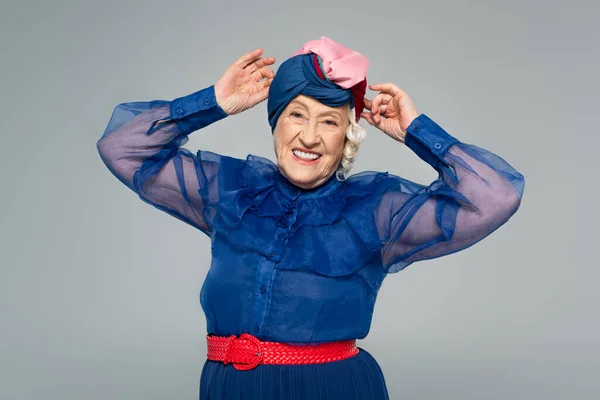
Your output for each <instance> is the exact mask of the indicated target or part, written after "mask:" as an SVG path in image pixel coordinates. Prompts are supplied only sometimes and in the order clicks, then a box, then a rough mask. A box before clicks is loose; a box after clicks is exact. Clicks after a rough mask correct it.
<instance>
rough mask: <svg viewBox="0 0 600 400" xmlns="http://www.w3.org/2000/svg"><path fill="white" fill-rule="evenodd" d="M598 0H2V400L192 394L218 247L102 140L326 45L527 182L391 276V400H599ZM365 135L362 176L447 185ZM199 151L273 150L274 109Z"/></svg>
mask: <svg viewBox="0 0 600 400" xmlns="http://www.w3.org/2000/svg"><path fill="white" fill-rule="evenodd" d="M592 3H593V2H592V1H589V2H583V1H579V2H577V1H575V2H573V1H571V2H569V5H567V2H566V1H565V2H557V1H546V2H535V1H493V2H492V1H466V0H461V1H453V2H447V1H441V0H440V1H410V2H408V1H397V0H395V1H377V2H366V1H361V2H350V1H342V2H335V5H334V2H328V1H306V0H303V1H298V2H296V3H291V2H284V1H277V2H275V1H271V2H269V1H255V2H242V1H239V2H237V4H235V3H233V2H225V1H211V2H204V1H170V2H167V1H164V0H163V1H138V2H133V1H55V2H42V1H19V2H12V4H11V3H6V2H3V3H2V4H3V5H2V10H1V12H0V22H1V23H0V30H1V34H0V44H1V50H2V53H1V57H2V63H1V65H2V66H1V68H2V74H1V78H0V93H1V97H0V102H1V103H0V106H1V107H0V110H1V112H2V122H3V124H2V130H1V135H2V142H1V144H0V152H1V155H2V157H0V163H1V165H0V167H1V169H0V174H1V177H2V191H1V194H2V195H1V196H0V202H1V203H0V206H1V207H0V218H1V220H0V221H1V222H0V225H1V229H0V235H1V236H0V243H1V246H2V248H1V252H0V265H1V275H0V301H1V307H0V312H1V320H0V323H1V330H0V335H1V337H0V350H1V354H0V398H2V399H33V398H39V397H43V398H48V399H83V398H85V399H108V398H110V399H167V398H168V399H195V398H197V396H198V382H199V375H200V371H201V367H202V364H203V362H204V360H205V354H206V344H205V341H204V335H205V328H206V325H205V319H204V315H203V313H202V310H201V308H200V305H199V301H198V295H199V291H200V287H201V285H202V282H203V279H204V276H205V275H206V272H207V268H208V266H209V261H210V241H209V239H208V237H206V236H204V235H203V234H202V233H201V232H199V231H197V230H195V229H194V228H192V227H190V226H188V225H185V224H184V223H182V222H180V221H178V220H177V219H175V218H173V217H171V216H169V215H167V214H165V213H162V212H160V211H158V210H156V209H154V208H153V207H151V206H149V205H147V204H145V203H143V202H142V201H141V200H140V199H139V198H138V197H137V196H136V195H135V194H134V193H133V192H131V191H130V190H129V189H127V188H126V187H125V186H124V185H122V184H121V183H120V182H119V181H118V180H117V179H116V178H115V177H113V176H112V175H111V174H110V173H109V171H108V169H106V168H105V166H104V165H103V163H102V161H101V160H100V158H99V156H98V154H97V151H96V147H95V146H96V141H97V140H98V139H99V137H100V136H101V134H102V132H103V131H104V128H105V127H106V124H107V122H108V119H109V117H110V114H111V112H112V109H113V108H114V106H116V105H117V104H118V103H121V102H126V101H149V100H153V99H163V100H170V99H173V98H175V97H179V96H183V95H185V94H189V93H192V92H194V91H196V90H199V89H201V88H203V87H206V86H208V85H211V84H213V83H215V82H216V81H217V80H218V78H219V77H220V75H221V73H222V72H223V71H224V70H225V68H226V67H227V66H229V65H230V64H231V63H232V62H233V61H234V60H235V59H236V58H237V57H238V56H240V55H241V54H243V53H245V52H248V51H250V50H252V49H254V48H256V47H263V48H264V49H265V55H267V56H274V57H276V58H277V63H276V65H275V68H276V67H277V66H279V65H280V63H281V62H282V61H283V60H285V59H286V58H288V57H289V56H290V55H291V53H293V52H294V51H296V50H297V49H298V48H299V47H300V46H301V45H302V44H303V43H304V42H306V41H308V40H313V39H317V38H318V37H319V36H321V35H326V36H329V37H331V38H332V39H334V40H336V41H339V42H340V43H342V44H344V45H346V46H348V47H351V48H353V49H355V50H357V51H359V52H361V53H363V54H365V55H366V56H367V57H368V58H369V59H370V61H371V68H370V71H369V76H368V78H369V82H371V83H377V82H387V81H391V82H394V83H396V84H397V85H398V86H399V87H401V88H403V89H404V90H405V91H406V92H407V93H408V94H409V95H410V96H411V97H412V99H413V101H414V103H415V105H416V107H417V110H418V111H419V112H421V113H425V114H427V115H429V116H430V117H431V118H433V119H434V120H435V121H436V122H438V123H439V124H440V125H441V126H442V127H444V128H445V129H446V130H447V131H448V132H450V133H451V134H453V135H454V136H456V137H458V138H459V139H461V140H462V141H463V142H466V143H472V144H476V145H478V146H481V147H483V148H486V149H489V150H491V151H493V152H495V153H497V154H499V155H500V156H502V157H503V158H505V159H506V160H507V161H508V162H509V163H511V164H512V165H513V166H514V167H515V168H517V169H518V170H519V171H520V172H522V173H523V174H524V175H525V177H526V187H525V196H524V198H523V202H522V205H521V209H520V210H519V211H518V212H517V214H515V216H514V217H513V218H512V219H511V220H510V221H509V222H508V223H507V224H506V225H504V226H503V227H502V228H500V230H498V231H497V232H495V233H494V234H492V235H491V236H490V237H488V238H487V239H486V240H484V241H482V242H480V243H479V244H478V245H476V246H474V247H472V248H470V249H468V250H466V251H463V252H460V253H457V254H453V255H450V256H447V257H443V258H440V259H436V260H431V261H424V262H420V263H416V264H413V265H411V266H410V267H408V268H407V269H405V270H404V271H402V272H400V273H399V274H396V275H390V276H388V277H387V278H386V280H385V281H384V284H383V287H382V289H381V291H380V295H379V297H378V301H377V305H376V308H375V314H374V320H373V324H372V327H371V332H370V334H369V336H368V337H367V338H366V339H364V340H361V341H359V346H361V347H363V348H366V349H368V350H369V351H370V352H371V353H372V354H373V355H374V356H375V357H376V359H377V360H378V361H379V363H380V365H381V367H382V368H383V371H384V374H385V376H386V380H387V384H388V387H389V391H390V395H391V398H392V399H423V400H432V399H463V400H464V399H541V398H544V399H596V398H599V397H600V383H599V379H598V377H599V374H600V365H599V354H600V349H599V347H600V340H599V339H598V338H599V337H600V318H599V313H598V310H597V304H598V303H599V301H600V294H598V290H597V289H596V286H597V282H598V281H599V279H600V272H599V269H598V265H597V264H598V263H597V261H595V259H594V258H595V257H594V256H595V253H596V252H595V251H593V247H592V246H595V245H596V243H595V239H597V237H598V230H597V226H598V221H599V219H598V213H599V212H598V208H599V207H598V205H597V199H598V185H597V177H598V166H597V163H596V160H595V155H596V154H597V152H598V147H599V145H600V140H599V139H598V129H597V125H596V121H595V118H596V117H597V115H598V113H597V107H598V100H597V97H596V94H597V93H598V88H599V87H598V86H599V85H598V81H599V80H598V78H597V73H598V71H600V65H599V64H600V55H599V54H598V37H599V36H598V35H599V28H598V27H597V26H594V22H595V20H596V18H597V15H598V11H599V7H598V6H597V5H596V6H593V5H592ZM369 96H371V97H372V92H371V93H369ZM363 125H365V126H366V127H367V130H368V136H367V139H366V141H365V143H364V145H363V146H362V148H361V149H360V152H359V155H358V159H357V162H356V164H355V167H354V169H353V170H352V173H356V172H360V171H362V170H382V171H390V172H391V173H394V174H398V175H400V176H403V177H405V178H408V179H411V180H415V181H417V182H420V183H423V184H427V183H429V182H431V181H432V180H433V179H435V178H436V177H437V174H436V173H435V171H434V170H433V169H432V168H431V167H429V166H428V165H427V164H425V163H424V162H423V161H421V160H420V159H419V158H418V157H417V156H416V155H415V154H414V153H412V152H411V151H410V150H409V149H408V148H406V147H405V146H404V145H402V144H401V143H397V142H394V141H392V140H391V139H390V138H388V137H387V136H386V135H384V134H383V133H381V132H379V131H377V130H376V129H374V128H372V127H370V126H369V125H368V124H367V123H366V122H365V121H363ZM190 139H191V140H190V142H189V143H188V144H186V145H185V147H187V148H189V149H191V150H195V149H198V148H202V149H207V150H211V151H214V152H217V153H221V154H229V155H232V156H235V157H240V158H241V157H245V156H246V155H247V154H248V153H252V154H257V155H261V156H264V157H268V158H270V159H272V160H273V159H274V154H273V151H272V145H271V140H272V137H271V134H270V130H269V126H268V124H267V115H266V102H263V103H261V104H259V105H258V106H256V107H255V108H253V109H251V110H249V111H247V112H245V113H243V114H240V115H236V116H233V117H231V118H228V119H225V120H223V121H220V122H218V123H217V124H215V125H211V126H210V127H208V128H207V129H206V130H202V131H198V132H195V133H194V134H192V135H191V136H190ZM593 257H594V258H593Z"/></svg>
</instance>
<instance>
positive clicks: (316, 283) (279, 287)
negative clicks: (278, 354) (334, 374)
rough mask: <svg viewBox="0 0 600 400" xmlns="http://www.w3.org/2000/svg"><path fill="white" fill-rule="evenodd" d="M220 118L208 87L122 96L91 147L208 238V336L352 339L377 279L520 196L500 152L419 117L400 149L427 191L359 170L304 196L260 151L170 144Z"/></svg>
mask: <svg viewBox="0 0 600 400" xmlns="http://www.w3.org/2000/svg"><path fill="white" fill-rule="evenodd" d="M226 116H227V115H226V114H225V113H224V112H223V110H222V109H221V108H220V107H219V106H218V104H217V103H216V99H215V95H214V87H213V86H210V87H207V88H205V89H202V90H199V91H197V92H195V93H192V94H190V95H188V96H184V97H180V98H178V99H175V100H172V101H164V100H154V101H149V102H130V103H122V104H119V105H117V106H116V108H115V109H114V111H113V114H112V116H111V118H110V121H109V123H108V126H107V128H106V130H105V132H104V133H103V134H102V137H101V138H100V139H99V141H98V142H97V148H98V151H99V154H100V156H101V158H102V160H103V162H104V163H105V164H106V166H107V167H108V169H109V170H110V171H111V172H112V174H114V175H115V176H116V177H117V178H118V179H119V180H120V181H121V182H122V183H123V184H125V185H126V186H127V187H129V188H130V189H131V190H133V191H134V192H135V193H137V194H138V196H139V197H140V198H141V199H142V200H143V201H145V202H146V203H148V204H150V205H152V206H153V207H156V208H157V209H159V210H162V211H164V212H166V213H168V214H170V215H172V216H174V217H176V218H178V219H180V220H182V221H184V222H185V223H187V224H189V225H191V226H193V227H195V228H197V229H198V230H200V231H201V232H203V233H204V234H206V235H207V236H208V237H210V240H211V252H212V260H211V266H210V269H209V271H208V273H207V276H206V279H205V281H204V283H203V285H202V289H201V292H200V302H201V306H202V309H203V311H204V313H205V316H206V321H207V330H208V333H212V334H215V335H220V336H226V335H232V334H235V335H239V334H241V333H244V332H247V333H251V334H253V335H255V336H257V337H258V338H259V339H261V340H272V341H281V342H286V343H291V344H298V345H303V344H314V343H321V342H327V341H334V340H344V339H362V338H364V337H366V335H367V334H368V331H369V327H370V324H371V319H372V313H373V309H374V305H375V300H376V296H377V293H378V290H379V288H380V287H381V284H382V281H383V279H384V278H385V277H386V276H387V275H388V274H391V273H396V272H398V271H401V270H402V269H404V268H406V267H407V266H409V265H411V264H413V263H415V262H418V261H420V260H426V259H431V258H435V257H441V256H444V255H447V254H451V253H454V252H456V251H459V250H462V249H465V248H467V247H469V246H471V245H473V244H475V243H477V242H478V241H480V240H481V239H483V238H485V237H486V236H488V235H490V234H491V233H492V232H494V231H495V230H496V229H498V228H499V227H500V226H501V225H503V224H504V223H506V222H507V221H508V220H509V218H510V217H511V216H512V215H513V214H514V213H515V212H516V210H517V209H518V207H519V205H520V201H521V197H522V195H523V189H524V177H523V175H522V174H520V173H519V172H518V171H516V170H515V169H514V168H513V167H512V166H511V165H509V164H508V163H507V162H506V161H505V160H504V159H502V158H501V157H500V156H498V155H496V154H494V153H492V152H490V151H488V150H485V149H482V148H480V147H477V146H475V145H472V144H466V143H462V142H460V141H459V140H458V139H457V138H455V137H454V136H452V135H450V134H449V133H447V132H446V131H445V130H444V129H443V128H441V127H440V126H439V125H438V124H437V123H435V122H434V121H433V120H432V119H430V118H429V117H428V116H427V115H425V114H421V115H420V116H419V117H418V118H416V119H415V120H414V121H413V122H412V123H411V125H410V126H409V127H408V129H407V134H406V141H405V144H406V145H407V146H408V147H409V148H410V149H412V150H413V151H414V152H415V153H416V154H417V156H419V157H420V158H421V159H422V160H424V161H425V162H426V163H428V164H429V165H431V166H432V167H433V168H435V169H436V170H437V171H438V173H439V177H438V178H437V179H436V180H435V181H433V182H431V183H430V184H429V185H421V184H418V183H414V182H411V181H409V180H407V179H404V178H402V177H399V176H396V175H394V174H390V173H388V172H376V171H365V172H361V173H357V174H354V175H352V176H350V177H348V178H347V179H346V180H345V181H338V180H337V179H336V177H335V174H334V175H332V177H331V178H330V179H329V180H328V181H327V182H325V183H324V184H323V185H321V186H319V187H317V188H315V189H311V190H304V189H301V188H298V187H296V186H294V185H293V184H292V183H291V182H290V181H288V180H287V179H286V178H285V177H283V175H281V173H280V172H279V170H278V168H277V166H276V165H275V164H274V163H273V162H271V161H270V160H268V159H266V158H263V157H260V156H256V155H252V154H249V155H248V156H247V157H246V158H245V159H239V158H234V157H229V156H227V155H220V154H216V153H213V152H210V151H207V150H198V151H197V152H196V153H192V152H190V151H189V150H187V149H185V148H183V147H182V146H183V145H184V144H185V143H186V142H187V141H188V135H189V134H191V133H192V132H194V131H196V130H199V129H202V128H204V127H206V126H208V125H209V124H212V123H214V122H217V121H219V120H220V119H223V118H225V117H226ZM263 134H268V131H267V132H264V133H263ZM398 145H400V144H398ZM363 356H364V355H363ZM361 357H362V356H361ZM208 364H209V363H207V364H206V365H208ZM206 365H205V368H207V367H206ZM226 367H231V366H222V367H219V368H226ZM266 367H269V366H266V365H259V366H258V367H257V368H266ZM290 367H293V366H290ZM210 368H211V370H210V371H213V372H210V373H211V374H212V373H216V372H214V371H216V370H215V368H216V367H214V366H213V367H210ZM231 373H234V372H231ZM203 374H205V375H206V374H208V372H206V371H204V372H203ZM218 374H221V372H219V373H218ZM369 390H371V389H369ZM211 398H212V397H211ZM346 398H347V396H346Z"/></svg>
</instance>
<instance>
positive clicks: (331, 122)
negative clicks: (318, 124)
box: [325, 119, 337, 126]
mask: <svg viewBox="0 0 600 400" xmlns="http://www.w3.org/2000/svg"><path fill="white" fill-rule="evenodd" d="M325 123H326V124H327V125H331V126H336V125H337V124H336V123H335V121H332V120H330V119H328V120H327V121H325Z"/></svg>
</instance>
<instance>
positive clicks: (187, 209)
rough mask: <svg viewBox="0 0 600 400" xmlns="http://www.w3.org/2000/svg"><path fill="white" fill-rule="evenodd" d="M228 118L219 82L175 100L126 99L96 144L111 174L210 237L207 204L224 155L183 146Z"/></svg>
mask: <svg viewBox="0 0 600 400" xmlns="http://www.w3.org/2000/svg"><path fill="white" fill-rule="evenodd" d="M226 116H227V114H226V113H225V112H224V111H223V110H222V109H221V107H219V105H218V104H217V102H216V98H215V93H214V86H209V87H208V88H205V89H202V90H199V91H197V92H195V93H192V94H190V95H188V96H184V97H180V98H177V99H175V100H173V101H165V100H154V101H149V102H131V103H122V104H119V105H117V106H116V107H115V109H114V111H113V113H112V116H111V118H110V121H109V123H108V126H107V127H106V130H105V131H104V133H103V134H102V137H101V138H100V139H99V140H98V142H97V144H96V147H97V149H98V152H99V154H100V157H101V159H102V161H103V162H104V164H105V165H106V166H107V167H108V169H109V170H110V171H111V173H112V174H113V175H115V176H116V177H117V178H118V179H119V180H120V181H121V182H122V183H123V184H125V185H126V186H127V187H129V188H130V189H131V190H133V191H134V192H136V193H137V194H138V195H139V197H140V198H141V199H142V200H144V201H145V202H147V203H148V204H151V205H152V206H154V207H156V208H157V209H160V210H162V211H164V212H166V213H168V214H170V215H172V216H174V217H176V218H178V219H180V220H182V221H184V222H186V223H188V224H190V225H192V226H194V227H196V228H198V229H199V230H201V231H202V232H204V233H205V234H207V235H209V236H210V231H211V221H210V220H209V218H206V217H205V215H204V214H205V213H204V209H205V207H204V203H205V202H206V201H207V199H208V198H210V196H211V195H213V193H212V192H215V191H216V182H215V181H216V180H215V179H214V178H215V177H216V176H217V174H218V170H219V157H218V155H216V154H214V153H210V152H206V155H207V157H205V158H202V159H201V158H200V157H199V154H198V155H194V154H192V153H191V152H190V151H189V150H187V149H184V148H182V147H181V146H183V145H184V144H185V143H187V142H188V140H189V139H188V135H189V134H190V133H192V132H193V131H195V130H198V129H201V128H203V127H205V126H208V125H209V124H211V123H213V122H216V121H218V120H220V119H223V118H225V117H226ZM198 153H200V152H198ZM211 182H215V184H211Z"/></svg>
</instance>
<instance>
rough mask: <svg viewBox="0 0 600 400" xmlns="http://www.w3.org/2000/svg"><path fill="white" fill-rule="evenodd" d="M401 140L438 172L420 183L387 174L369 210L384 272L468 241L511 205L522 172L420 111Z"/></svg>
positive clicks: (519, 192)
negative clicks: (375, 204)
mask: <svg viewBox="0 0 600 400" xmlns="http://www.w3.org/2000/svg"><path fill="white" fill-rule="evenodd" d="M405 144H406V145H407V146H408V147H409V148H410V149H412V150H413V151H414V152H415V153H416V154H417V155H418V156H419V157H420V158H421V159H423V160H424V161H426V162H427V163H428V164H430V165H431V166H432V167H433V168H435V169H436V170H437V171H438V173H439V176H438V179H436V180H435V181H433V182H432V183H431V184H430V185H429V186H423V185H420V184H417V183H414V182H411V181H408V180H406V179H403V178H401V177H398V176H395V175H389V179H388V180H387V182H386V183H385V185H384V188H383V192H382V194H381V197H380V201H379V203H378V206H377V207H376V210H375V214H376V215H375V218H376V224H377V230H378V233H379V237H380V239H381V241H382V243H383V247H382V248H381V259H382V264H383V266H384V268H385V270H386V272H388V273H394V272H398V271H400V270H402V269H404V268H406V267H407V266H408V265H410V264H412V263H413V262H415V261H419V260H425V259H431V258H436V257H440V256H444V255H447V254H451V253H454V252H457V251H459V250H462V249H465V248H467V247H469V246H472V245H473V244H475V243H477V242H478V241H480V240H481V239H483V238H485V237H486V236H488V235H489V234H490V233H492V232H493V231H495V230H496V229H498V228H499V227H500V226H501V225H503V224H504V223H505V222H506V221H508V219H509V218H510V217H511V216H512V215H513V214H514V213H515V212H516V211H517V209H518V207H519V205H520V203H521V197H522V196H523V189H524V185H525V180H524V177H523V175H521V174H520V173H519V172H517V171H516V170H515V169H514V168H513V167H512V166H510V165H509V164H508V163H507V162H506V161H505V160H504V159H502V158H501V157H499V156H497V155H496V154H494V153H492V152H490V151H488V150H485V149H482V148H480V147H477V146H475V145H471V144H466V143H462V142H460V141H459V140H458V139H457V138H455V137H453V136H451V135H450V134H448V133H447V132H445V131H444V130H443V129H442V128H441V127H440V126H439V125H437V124H436V123H435V122H434V121H433V120H431V119H430V118H429V117H427V116H426V115H425V114H421V115H420V116H419V117H417V118H416V119H415V120H413V122H412V123H411V125H410V126H409V127H408V128H407V133H406V138H405Z"/></svg>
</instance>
